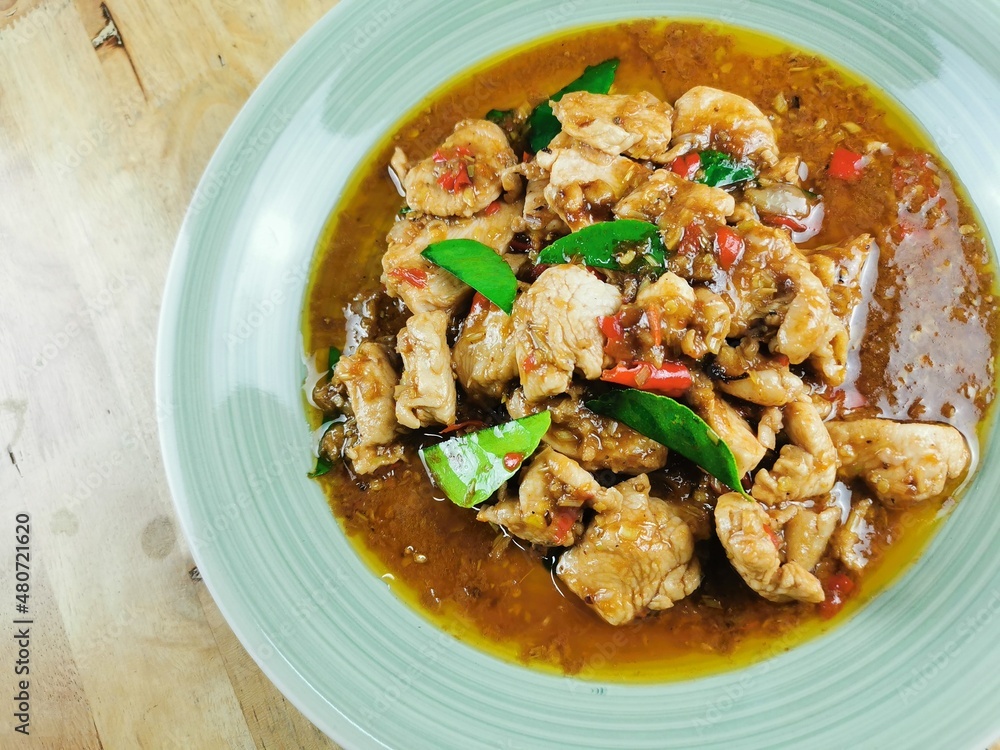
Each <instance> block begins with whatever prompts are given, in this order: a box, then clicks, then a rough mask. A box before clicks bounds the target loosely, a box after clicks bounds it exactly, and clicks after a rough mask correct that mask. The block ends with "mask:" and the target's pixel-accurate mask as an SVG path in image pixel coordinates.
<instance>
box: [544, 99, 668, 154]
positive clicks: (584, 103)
mask: <svg viewBox="0 0 1000 750" xmlns="http://www.w3.org/2000/svg"><path fill="white" fill-rule="evenodd" d="M552 111H553V112H554V113H555V116H556V118H557V119H558V120H559V122H561V123H562V129H563V132H564V133H568V134H569V135H571V136H572V137H574V138H576V139H577V140H579V141H582V142H583V143H586V144H587V145H588V146H593V147H594V148H596V149H598V150H599V151H603V152H604V153H606V154H610V155H611V156H618V155H619V154H627V155H628V156H631V157H632V158H633V159H639V160H640V161H654V162H658V163H660V164H664V163H666V161H667V160H666V154H667V152H668V151H669V150H670V130H671V124H672V121H673V116H674V110H673V108H672V107H671V106H670V105H669V104H667V103H666V102H661V101H660V100H659V99H657V98H656V97H655V96H653V95H652V94H650V93H649V92H648V91H641V92H639V93H638V94H617V95H607V94H591V93H589V92H586V91H574V92H572V93H569V94H566V95H564V96H563V98H562V99H560V100H559V101H558V102H555V103H554V104H553V105H552Z"/></svg>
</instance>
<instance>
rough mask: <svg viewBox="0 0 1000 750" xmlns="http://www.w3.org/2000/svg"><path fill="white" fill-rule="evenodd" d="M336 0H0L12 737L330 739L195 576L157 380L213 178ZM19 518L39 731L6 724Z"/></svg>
mask: <svg viewBox="0 0 1000 750" xmlns="http://www.w3.org/2000/svg"><path fill="white" fill-rule="evenodd" d="M335 3H336V0H212V1H210V0H172V1H169V2H168V0H130V2H124V1H123V0H107V1H106V2H103V3H102V2H100V1H99V0H0V138H2V148H0V181H2V185H3V193H4V195H3V201H2V202H0V243H2V245H0V246H2V251H0V310H2V317H0V511H2V512H0V560H2V564H0V593H2V596H0V622H2V623H3V624H2V625H0V642H2V645H0V696H2V699H0V747H2V748H5V749H6V748H59V749H60V750H63V749H69V748H102V747H103V748H106V749H107V750H117V749H118V748H122V749H126V750H131V749H132V748H155V749H157V750H158V749H159V748H184V749H185V750H189V749H192V748H211V749H212V750H215V749H217V748H255V747H256V748H299V747H302V748H333V747H335V745H334V744H333V743H332V742H330V741H329V740H327V739H325V738H324V737H323V736H322V735H321V734H320V732H319V731H318V730H317V729H315V728H314V727H313V726H312V725H311V724H310V723H309V722H308V721H307V720H306V719H305V718H303V717H302V716H301V715H300V714H299V713H298V711H296V710H295V709H294V708H293V707H292V706H291V705H290V704H289V703H288V702H287V701H286V700H285V699H284V698H283V697H282V696H281V694H280V693H278V691H277V690H276V689H275V688H274V687H273V686H272V685H271V683H270V682H269V681H268V680H267V678H266V677H264V675H263V674H262V673H261V672H260V670H259V669H258V668H257V666H256V665H255V664H254V663H253V661H252V660H251V659H250V657H249V656H247V654H246V652H245V651H244V650H243V648H242V646H241V645H240V644H239V642H238V641H237V640H236V638H235V637H234V636H233V634H232V632H231V631H230V629H229V627H228V626H227V625H226V623H225V621H224V620H223V619H222V616H221V615H220V614H219V610H218V609H217V608H216V606H215V603H214V602H213V601H212V598H211V596H210V595H209V594H208V591H207V590H206V588H205V586H204V584H203V583H201V582H200V580H199V579H198V577H197V573H195V574H194V575H192V571H193V569H194V563H193V561H192V558H191V555H190V553H189V551H188V548H187V546H186V544H185V541H184V539H183V538H182V536H181V533H180V530H179V526H178V524H177V522H176V520H175V516H174V509H173V505H172V502H171V499H170V494H169V492H168V490H167V485H166V480H165V477H164V473H163V467H162V463H161V459H160V454H159V444H158V440H157V435H156V418H155V413H154V383H153V362H154V351H155V345H156V327H157V318H158V315H159V311H160V297H161V292H162V289H163V284H164V280H165V275H166V271H167V265H168V263H169V261H170V255H171V251H172V249H173V244H174V240H175V238H176V236H177V232H178V230H179V228H180V225H181V220H182V219H183V216H184V212H185V210H186V208H187V205H188V202H189V201H190V199H191V195H192V192H193V190H194V188H195V185H196V184H197V182H198V178H199V177H200V176H201V173H202V170H203V169H204V167H205V165H206V163H207V162H208V159H209V158H210V157H211V155H212V152H213V150H214V149H215V147H216V145H217V144H218V142H219V140H220V139H221V138H222V135H223V134H224V133H225V131H226V128H227V127H228V126H229V124H230V122H231V121H232V120H233V118H234V117H235V116H236V113H237V112H238V111H239V109H240V107H241V106H242V104H243V103H244V101H245V100H246V99H247V97H248V96H249V95H250V93H251V92H252V91H253V90H254V88H255V87H256V85H257V83H258V82H259V81H260V79H261V78H262V77H263V76H264V75H265V74H266V73H267V72H268V70H270V69H271V67H272V66H273V65H274V64H275V63H276V62H277V61H278V59H279V58H280V57H281V55H282V54H283V53H284V52H285V51H286V50H287V49H288V48H289V47H290V46H291V45H292V44H293V43H294V42H295V41H296V40H297V39H298V38H299V37H300V36H301V35H302V34H303V33H304V32H305V31H306V30H307V29H308V28H309V27H310V26H311V25H312V24H313V23H314V22H315V21H316V20H317V19H319V18H320V17H321V16H322V15H323V14H324V13H325V12H326V11H327V10H329V9H330V8H331V7H332V6H333V5H334V4H335ZM20 512H27V513H30V516H31V522H30V548H31V550H30V554H31V560H30V575H31V579H30V585H31V591H30V599H29V605H30V611H29V614H28V617H30V618H31V619H32V620H33V624H32V625H31V626H30V628H31V630H30V663H29V665H28V666H29V668H30V675H29V676H28V679H29V691H28V692H29V695H30V711H29V713H30V732H31V734H30V736H27V737H25V736H23V735H21V734H19V733H16V732H15V729H14V727H15V722H14V721H13V719H12V718H11V713H12V711H11V706H12V700H11V699H12V698H13V696H14V695H15V693H14V692H13V691H14V690H15V688H16V684H15V675H14V674H13V669H12V667H11V666H10V665H13V664H14V662H15V660H16V658H17V654H18V648H19V647H18V646H17V645H16V644H15V641H14V639H13V638H12V637H11V633H10V628H11V627H13V626H11V622H12V617H11V614H12V613H13V611H14V606H15V603H14V601H13V600H12V597H13V595H14V591H15V588H14V586H15V580H14V575H15V571H14V568H13V562H14V561H13V557H14V551H13V547H14V534H15V528H14V526H15V520H14V519H15V515H16V514H17V513H20ZM17 679H18V680H20V679H23V677H18V678H17Z"/></svg>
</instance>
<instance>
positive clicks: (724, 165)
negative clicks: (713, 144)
mask: <svg viewBox="0 0 1000 750" xmlns="http://www.w3.org/2000/svg"><path fill="white" fill-rule="evenodd" d="M698 159H699V161H700V163H701V165H700V168H699V172H698V174H697V175H696V176H695V178H694V181H695V182H701V183H704V184H705V185H708V186H709V187H720V188H721V187H727V186H728V185H735V184H737V183H739V182H746V181H747V180H752V179H753V178H754V177H756V176H757V171H756V170H755V169H754V168H753V165H752V164H751V163H750V162H747V161H737V160H736V159H734V158H733V157H731V156H730V155H729V154H724V153H723V152H721V151H702V152H701V153H700V154H699V155H698Z"/></svg>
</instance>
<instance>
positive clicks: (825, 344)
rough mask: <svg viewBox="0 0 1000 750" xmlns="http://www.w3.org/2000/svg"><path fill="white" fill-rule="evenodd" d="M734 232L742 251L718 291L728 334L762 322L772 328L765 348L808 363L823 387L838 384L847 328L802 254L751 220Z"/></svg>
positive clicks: (841, 377)
mask: <svg viewBox="0 0 1000 750" xmlns="http://www.w3.org/2000/svg"><path fill="white" fill-rule="evenodd" d="M738 229H739V232H740V234H741V235H742V236H743V239H744V242H745V250H744V252H743V255H742V257H741V258H740V260H739V261H738V262H737V263H736V264H735V265H734V266H733V267H732V269H731V270H730V273H729V276H728V277H727V278H726V279H725V280H724V288H723V289H722V290H721V293H722V296H723V297H724V298H726V300H727V301H728V302H729V304H730V306H731V307H732V309H733V323H732V331H731V332H730V335H733V336H735V335H742V334H743V333H745V332H746V331H747V330H749V328H750V327H751V326H753V325H754V323H755V322H757V321H760V320H762V319H763V321H764V322H765V323H767V324H768V325H777V331H776V332H775V334H774V337H773V338H772V339H771V341H770V344H769V346H770V349H771V351H772V352H775V353H779V354H784V355H785V356H787V357H788V360H789V362H791V363H792V364H800V363H801V362H804V361H806V360H809V363H810V365H811V366H812V368H813V369H814V370H816V372H817V374H819V375H820V377H822V378H823V380H824V381H825V382H826V383H828V384H830V385H840V384H841V383H843V382H844V378H845V376H846V372H847V371H846V363H847V345H848V335H847V329H846V328H845V327H844V323H843V322H842V321H841V320H840V318H838V317H837V316H836V315H834V313H833V310H832V308H831V306H830V297H829V295H828V294H827V291H826V288H825V287H824V286H823V283H822V282H821V281H820V280H819V279H818V278H817V277H816V275H815V274H814V273H813V272H812V269H811V268H810V267H809V262H808V261H807V260H806V258H805V256H803V255H802V253H801V252H799V250H798V248H797V247H796V246H795V244H794V243H793V242H792V240H791V238H790V237H789V236H788V233H787V232H785V231H783V230H780V229H774V228H771V227H765V226H764V225H763V224H761V223H759V222H756V221H746V222H743V223H741V224H740V225H739V227H738ZM772 318H773V319H774V320H773V321H772ZM779 321H780V322H779Z"/></svg>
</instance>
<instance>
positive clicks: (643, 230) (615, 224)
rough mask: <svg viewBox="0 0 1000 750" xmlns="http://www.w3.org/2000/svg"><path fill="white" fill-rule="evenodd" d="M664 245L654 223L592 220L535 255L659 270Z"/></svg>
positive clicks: (541, 259)
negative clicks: (599, 221) (592, 222)
mask: <svg viewBox="0 0 1000 750" xmlns="http://www.w3.org/2000/svg"><path fill="white" fill-rule="evenodd" d="M666 253H667V248H666V247H665V246H664V244H663V238H662V237H661V236H660V230H659V229H658V228H657V227H656V225H655V224H650V223H649V222H648V221H636V220H635V219H620V220H618V221H605V222H601V223H599V224H591V225H590V226H589V227H584V228H583V229H581V230H580V231H578V232H573V233H572V234H568V235H566V236H565V237H560V238H559V239H558V240H556V241H555V242H553V243H552V244H551V245H549V246H548V247H547V248H545V249H544V250H542V252H541V253H540V254H539V256H538V263H540V264H546V265H555V264H558V263H572V262H573V261H578V262H581V263H583V264H584V265H587V266H595V267H597V268H610V269H612V270H615V271H628V272H629V273H641V272H643V271H650V270H658V271H662V270H663V269H664V267H665V260H664V259H665V257H666Z"/></svg>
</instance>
